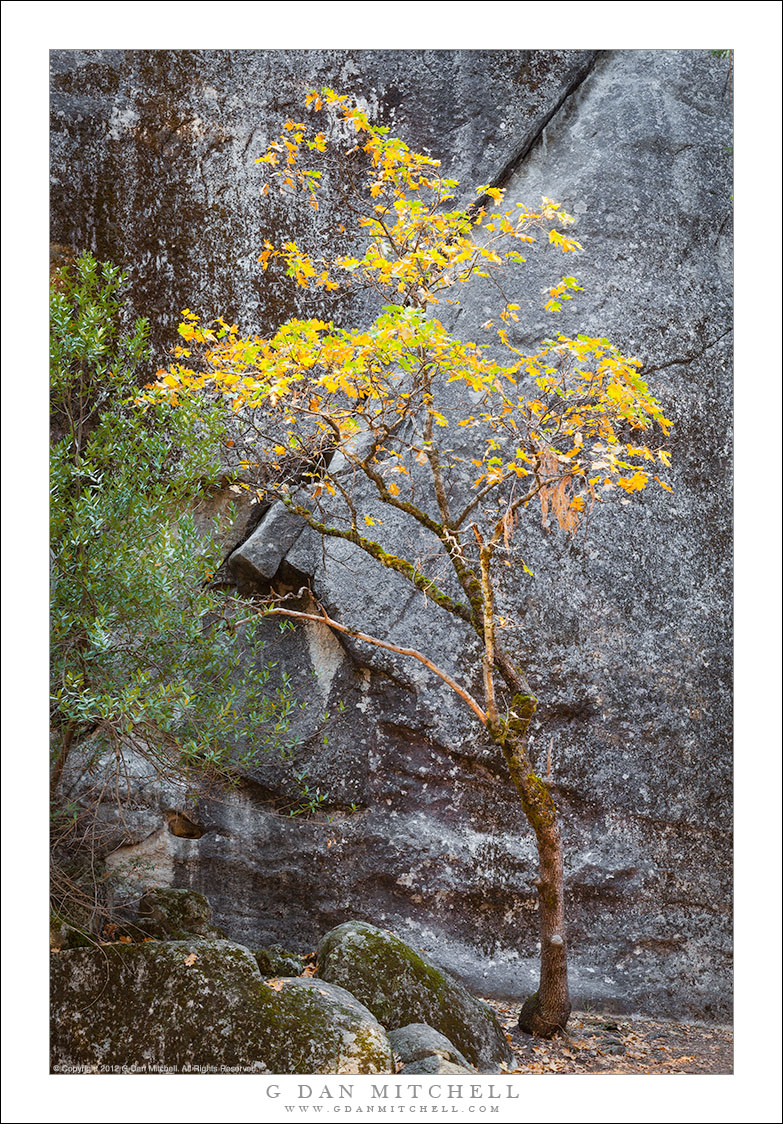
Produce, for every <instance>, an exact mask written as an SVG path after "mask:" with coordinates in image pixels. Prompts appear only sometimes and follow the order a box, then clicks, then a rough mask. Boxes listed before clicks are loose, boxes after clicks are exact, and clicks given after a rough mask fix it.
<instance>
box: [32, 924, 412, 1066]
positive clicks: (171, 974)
mask: <svg viewBox="0 0 783 1124" xmlns="http://www.w3.org/2000/svg"><path fill="white" fill-rule="evenodd" d="M51 1004H52V1065H53V1066H55V1067H56V1066H59V1067H61V1070H60V1071H62V1067H63V1066H66V1067H71V1066H78V1067H80V1068H83V1069H84V1070H85V1071H87V1072H106V1071H107V1067H115V1066H120V1067H122V1066H126V1067H136V1068H137V1069H140V1070H141V1071H143V1070H144V1069H146V1070H147V1071H149V1070H150V1068H151V1067H165V1068H171V1069H172V1070H174V1071H175V1072H179V1073H183V1072H184V1073H187V1072H199V1071H200V1072H204V1070H205V1067H211V1069H207V1072H210V1071H211V1072H228V1071H231V1070H236V1071H238V1072H242V1073H281V1074H284V1073H391V1072H393V1060H392V1053H391V1047H390V1045H389V1040H388V1038H387V1036H386V1032H385V1031H384V1029H383V1027H382V1026H380V1024H379V1023H378V1022H377V1020H376V1019H375V1018H374V1016H373V1015H372V1014H371V1013H370V1012H369V1011H368V1010H367V1009H366V1008H365V1007H363V1006H362V1004H361V1003H360V1002H359V1001H358V1000H357V999H356V998H355V997H354V996H352V995H350V994H348V992H346V991H344V990H343V989H342V988H340V987H337V986H332V985H330V984H328V983H325V982H323V981H321V980H313V979H285V978H282V979H272V980H269V981H265V980H264V979H263V978H262V977H261V974H260V973H259V970H258V965H257V964H256V962H255V960H254V958H253V955H252V953H251V952H250V951H249V949H246V948H243V947H242V946H241V945H236V944H232V943H231V942H230V941H220V940H206V939H203V938H202V939H199V938H194V939H192V940H189V941H154V940H153V941H148V942H146V943H143V944H116V945H105V946H102V947H98V948H90V949H70V950H64V951H62V952H56V953H53V955H52V973H51Z"/></svg>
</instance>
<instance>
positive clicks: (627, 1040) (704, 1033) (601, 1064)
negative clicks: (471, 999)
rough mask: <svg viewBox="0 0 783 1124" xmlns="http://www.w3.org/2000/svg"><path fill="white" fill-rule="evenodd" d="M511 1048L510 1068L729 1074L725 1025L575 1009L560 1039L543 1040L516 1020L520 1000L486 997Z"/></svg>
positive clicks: (730, 1062) (730, 1047) (729, 1045)
mask: <svg viewBox="0 0 783 1124" xmlns="http://www.w3.org/2000/svg"><path fill="white" fill-rule="evenodd" d="M485 1002H487V1003H489V1005H490V1006H491V1007H493V1008H494V1010H495V1012H496V1013H497V1016H498V1018H499V1020H500V1023H501V1026H503V1028H504V1029H505V1030H506V1033H507V1035H508V1038H509V1041H510V1043H511V1048H512V1050H513V1051H514V1059H515V1063H516V1064H515V1068H514V1069H513V1070H512V1071H511V1072H513V1073H626V1074H628V1073H638V1074H675V1073H701V1074H730V1073H732V1072H733V1048H734V1046H733V1044H734V1035H733V1032H732V1028H731V1027H729V1026H714V1025H708V1024H705V1023H688V1022H673V1021H672V1020H669V1019H652V1018H647V1017H643V1016H640V1015H598V1014H593V1013H592V1012H588V1011H575V1012H574V1013H573V1014H572V1016H571V1019H570V1022H569V1024H568V1034H567V1035H566V1036H565V1037H564V1038H557V1039H553V1040H552V1041H548V1042H545V1041H542V1040H541V1039H538V1038H531V1037H530V1035H528V1034H524V1033H523V1032H522V1031H521V1030H519V1028H518V1027H517V1025H516V1020H517V1015H518V1013H519V1004H518V1003H516V1004H514V1005H511V1004H506V1003H501V1002H499V1001H497V1000H494V999H487V1000H485Z"/></svg>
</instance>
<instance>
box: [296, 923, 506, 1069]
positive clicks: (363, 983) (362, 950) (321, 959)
mask: <svg viewBox="0 0 783 1124" xmlns="http://www.w3.org/2000/svg"><path fill="white" fill-rule="evenodd" d="M316 975H317V976H318V977H320V978H321V979H323V980H327V981H328V982H329V983H333V984H338V985H339V986H340V987H344V988H346V989H347V990H348V991H350V992H351V994H352V995H355V996H356V997H357V999H359V1000H361V1002H362V1003H364V1004H365V1006H366V1007H368V1008H369V1009H370V1010H371V1011H372V1013H373V1014H374V1015H375V1017H376V1018H377V1019H378V1021H379V1022H381V1023H382V1024H383V1025H384V1026H385V1027H386V1028H387V1029H388V1030H397V1029H399V1028H400V1027H404V1026H407V1025H408V1024H409V1023H427V1024H428V1025H429V1026H431V1027H434V1028H435V1029H436V1030H438V1031H440V1033H441V1034H443V1035H445V1037H446V1038H447V1039H448V1040H449V1042H450V1043H453V1045H454V1046H456V1047H457V1049H458V1050H459V1051H460V1052H461V1053H462V1054H463V1055H464V1057H465V1058H467V1060H468V1062H469V1063H470V1064H471V1065H473V1066H475V1067H476V1069H478V1070H479V1071H480V1072H482V1073H493V1072H497V1070H498V1068H499V1067H500V1065H501V1064H503V1063H508V1062H510V1061H511V1057H512V1055H511V1050H510V1049H509V1045H508V1042H507V1041H506V1038H505V1035H504V1034H503V1031H502V1030H501V1027H500V1024H499V1023H498V1021H497V1019H496V1017H495V1013H494V1011H492V1010H490V1008H489V1007H488V1006H487V1005H486V1004H485V1003H482V1002H481V1000H479V999H477V998H476V997H475V996H474V995H471V993H470V992H469V991H468V989H467V988H466V987H465V986H464V985H463V984H461V983H459V982H458V981H457V980H455V979H453V978H452V977H451V976H450V975H448V973H447V972H444V971H443V970H442V969H441V968H438V967H437V966H436V965H435V964H433V963H432V961H431V960H429V959H428V958H427V957H426V956H424V955H422V953H420V952H417V951H416V950H415V949H413V948H411V947H410V945H407V944H406V943H405V942H404V941H402V940H400V938H399V937H396V936H395V935H394V933H390V932H389V931H388V930H386V929H378V928H376V927H375V926H374V925H368V924H366V923H365V922H362V921H349V922H347V923H346V924H344V925H338V926H337V928H336V929H332V930H331V932H329V933H327V934H326V936H325V937H324V938H323V940H322V941H321V944H320V945H319V947H318V969H317V972H316Z"/></svg>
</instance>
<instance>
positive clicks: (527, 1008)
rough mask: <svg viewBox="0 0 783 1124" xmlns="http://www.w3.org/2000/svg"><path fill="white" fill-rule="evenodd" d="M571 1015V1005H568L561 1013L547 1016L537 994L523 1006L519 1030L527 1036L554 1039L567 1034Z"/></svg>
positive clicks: (520, 1013) (549, 1013)
mask: <svg viewBox="0 0 783 1124" xmlns="http://www.w3.org/2000/svg"><path fill="white" fill-rule="evenodd" d="M570 1014H571V1004H570V1003H566V1004H564V1006H563V1007H562V1008H561V1009H560V1010H559V1011H556V1012H548V1017H547V1016H545V1015H544V1013H543V1011H542V1010H541V1001H540V999H539V997H538V992H536V993H535V994H534V995H531V996H529V997H528V998H527V999H526V1000H525V1002H524V1003H523V1004H522V1010H521V1011H520V1012H519V1019H518V1020H517V1022H518V1026H519V1029H520V1030H524V1031H525V1033H526V1034H534V1035H535V1036H536V1037H537V1038H554V1037H555V1035H557V1034H565V1028H566V1025H567V1024H568V1018H569V1016H570Z"/></svg>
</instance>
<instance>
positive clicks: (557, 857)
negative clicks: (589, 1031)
mask: <svg viewBox="0 0 783 1124" xmlns="http://www.w3.org/2000/svg"><path fill="white" fill-rule="evenodd" d="M500 744H501V748H502V750H503V756H504V757H505V759H506V764H507V765H508V769H509V772H510V773H511V777H512V779H513V781H514V784H515V786H516V789H517V791H518V793H519V796H520V799H521V801H522V808H523V810H524V812H525V815H526V816H527V819H528V821H529V822H530V825H531V827H532V828H533V830H534V831H535V833H536V844H537V846H538V864H539V869H538V878H537V879H536V883H535V885H536V889H537V890H538V911H539V930H540V934H541V975H540V979H539V986H538V991H537V992H536V993H535V994H534V995H531V996H530V998H529V999H526V1000H525V1002H524V1004H523V1006H522V1010H521V1011H520V1013H519V1026H520V1027H521V1029H522V1030H525V1031H527V1033H528V1034H536V1035H539V1036H540V1037H542V1038H551V1037H552V1036H553V1035H555V1034H558V1033H562V1032H563V1031H564V1030H565V1027H566V1023H567V1022H568V1017H569V1015H570V1014H571V1000H570V997H569V994H568V964H567V956H566V936H565V909H564V901H563V845H562V840H561V837H560V824H559V822H558V816H557V809H556V807H555V804H554V801H553V800H552V797H551V795H550V793H549V789H548V788H547V786H546V784H545V783H544V781H542V780H541V778H540V777H537V776H536V774H535V773H534V772H533V767H532V765H531V763H530V758H529V757H528V754H527V749H526V746H525V742H524V739H519V738H518V737H515V736H514V734H513V733H511V732H506V735H505V738H504V739H503V741H502V742H501V743H500Z"/></svg>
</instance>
